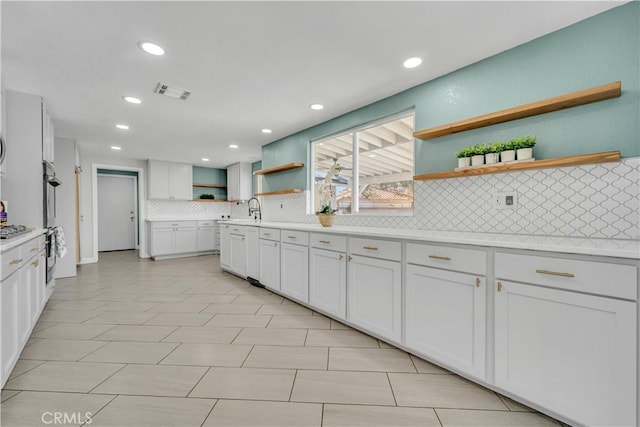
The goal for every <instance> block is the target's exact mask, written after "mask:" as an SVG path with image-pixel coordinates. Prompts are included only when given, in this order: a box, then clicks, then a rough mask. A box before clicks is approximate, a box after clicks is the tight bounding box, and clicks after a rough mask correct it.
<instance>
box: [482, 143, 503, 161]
mask: <svg viewBox="0 0 640 427" xmlns="http://www.w3.org/2000/svg"><path fill="white" fill-rule="evenodd" d="M504 147H505V144H504V142H494V143H493V144H491V145H489V152H488V153H486V154H485V155H484V162H485V163H486V164H488V165H491V164H494V163H498V159H499V158H500V153H501V152H502V151H504Z"/></svg>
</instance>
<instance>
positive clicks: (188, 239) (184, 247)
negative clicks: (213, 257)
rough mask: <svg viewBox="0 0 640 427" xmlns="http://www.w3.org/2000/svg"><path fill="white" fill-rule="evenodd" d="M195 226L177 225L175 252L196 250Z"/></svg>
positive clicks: (181, 252)
mask: <svg viewBox="0 0 640 427" xmlns="http://www.w3.org/2000/svg"><path fill="white" fill-rule="evenodd" d="M197 239H198V238H197V228H196V227H178V228H176V230H175V253H177V254H184V253H189V252H197V251H198V248H197V244H198V243H197V242H198V240H197Z"/></svg>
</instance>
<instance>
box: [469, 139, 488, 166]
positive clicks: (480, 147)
mask: <svg viewBox="0 0 640 427" xmlns="http://www.w3.org/2000/svg"><path fill="white" fill-rule="evenodd" d="M470 149H471V166H481V165H484V155H485V154H487V153H488V152H489V144H477V145H473V146H472V147H470Z"/></svg>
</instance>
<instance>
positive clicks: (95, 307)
mask: <svg viewBox="0 0 640 427" xmlns="http://www.w3.org/2000/svg"><path fill="white" fill-rule="evenodd" d="M107 304H108V302H105V301H103V302H99V301H97V302H92V301H64V300H54V301H49V303H47V307H48V308H50V309H52V310H81V311H101V310H100V309H101V308H103V307H106V306H107Z"/></svg>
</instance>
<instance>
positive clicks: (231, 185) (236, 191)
mask: <svg viewBox="0 0 640 427" xmlns="http://www.w3.org/2000/svg"><path fill="white" fill-rule="evenodd" d="M252 186H253V174H252V172H251V163H234V164H232V165H230V166H229V167H227V200H248V199H250V198H251V197H253V191H252Z"/></svg>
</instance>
